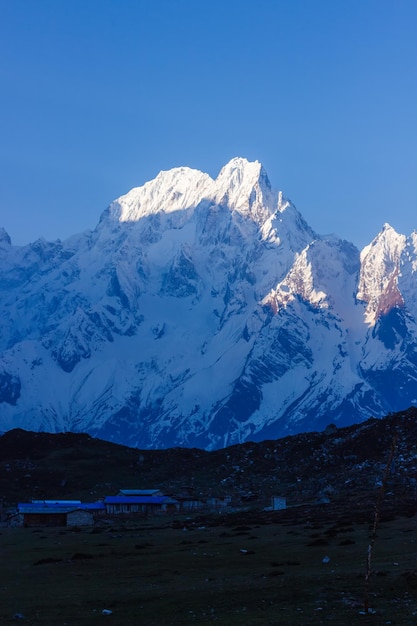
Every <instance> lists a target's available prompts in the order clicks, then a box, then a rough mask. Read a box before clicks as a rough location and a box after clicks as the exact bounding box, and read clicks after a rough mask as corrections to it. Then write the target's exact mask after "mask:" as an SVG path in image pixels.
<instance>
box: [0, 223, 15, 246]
mask: <svg viewBox="0 0 417 626" xmlns="http://www.w3.org/2000/svg"><path fill="white" fill-rule="evenodd" d="M11 243H12V240H11V239H10V235H9V233H8V232H6V231H5V230H4V228H2V227H0V245H1V246H4V245H7V246H10V245H11Z"/></svg>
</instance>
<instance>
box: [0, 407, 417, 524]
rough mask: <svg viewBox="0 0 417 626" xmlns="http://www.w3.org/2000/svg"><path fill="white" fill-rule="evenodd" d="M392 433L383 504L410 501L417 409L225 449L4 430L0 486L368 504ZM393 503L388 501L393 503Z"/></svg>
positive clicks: (13, 495) (414, 489)
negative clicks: (141, 446) (144, 445)
mask: <svg viewBox="0 0 417 626" xmlns="http://www.w3.org/2000/svg"><path fill="white" fill-rule="evenodd" d="M394 440H395V446H396V447H395V455H394V461H393V464H392V466H391V467H390V468H389V469H390V474H389V483H388V488H387V493H386V495H385V498H384V499H385V505H386V506H391V508H396V509H397V510H398V512H400V509H404V508H406V509H408V510H409V509H410V508H411V509H413V507H414V503H415V501H416V494H417V409H416V408H410V409H409V410H407V411H404V412H401V413H396V414H392V415H389V416H387V417H385V418H384V419H370V420H368V421H366V422H364V423H362V424H360V425H355V426H350V427H346V428H335V427H334V426H329V427H328V428H327V429H326V431H324V432H320V433H307V434H302V435H295V436H290V437H286V438H283V439H278V440H273V441H272V440H271V441H264V442H261V443H244V444H240V445H236V446H232V447H228V448H225V449H222V450H216V451H213V452H207V451H204V450H200V449H183V448H172V449H168V450H138V449H132V448H127V447H124V446H121V445H117V444H113V443H109V442H106V441H102V440H100V439H95V438H92V437H90V436H89V435H84V434H73V433H65V434H49V433H33V432H27V431H23V430H20V429H17V430H12V431H9V432H7V433H5V434H4V435H3V436H2V437H0V493H1V497H2V499H3V503H4V505H5V506H10V505H14V504H15V503H16V502H18V501H24V500H28V499H31V498H37V499H41V498H45V499H50V498H63V499H82V500H85V501H86V500H89V501H92V500H96V499H99V498H101V497H103V496H104V495H109V494H113V493H116V492H117V491H118V490H119V489H121V488H126V489H127V488H142V489H146V488H158V489H161V490H163V491H164V492H165V493H169V494H172V495H173V496H178V495H181V494H182V495H184V494H188V495H195V496H198V497H199V498H202V499H204V498H207V497H209V496H213V495H231V496H232V498H233V503H234V504H235V505H236V506H237V507H239V506H243V505H244V506H247V505H248V503H250V504H251V507H252V508H254V509H256V508H258V509H260V508H263V507H265V506H268V504H269V503H270V497H271V495H279V496H284V497H286V498H287V503H288V504H289V505H300V504H303V505H313V504H314V505H315V504H317V503H327V504H338V505H339V506H344V505H346V506H347V507H349V508H350V510H352V508H353V509H354V508H355V507H357V509H358V510H363V508H364V506H365V508H366V509H369V510H372V509H373V507H374V505H375V498H376V495H377V493H378V490H379V489H380V486H381V482H382V480H383V476H384V472H385V471H386V466H387V460H388V458H389V454H390V449H391V446H392V444H393V441H394ZM390 503H391V504H390Z"/></svg>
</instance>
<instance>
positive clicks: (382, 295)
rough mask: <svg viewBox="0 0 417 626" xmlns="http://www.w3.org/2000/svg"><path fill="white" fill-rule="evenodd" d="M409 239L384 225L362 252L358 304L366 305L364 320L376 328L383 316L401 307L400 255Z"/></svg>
mask: <svg viewBox="0 0 417 626" xmlns="http://www.w3.org/2000/svg"><path fill="white" fill-rule="evenodd" d="M406 242H407V238H406V236H405V235H400V234H399V233H397V232H396V231H395V230H394V228H392V226H390V225H389V224H387V223H385V224H384V226H383V228H382V230H381V232H380V233H379V234H378V235H377V236H376V237H375V239H374V240H373V241H372V242H371V243H370V244H369V245H368V246H365V248H364V249H363V250H362V252H361V255H360V259H361V272H360V277H359V285H358V293H357V298H358V300H362V301H363V302H366V303H367V307H366V312H365V320H366V322H367V323H368V324H369V325H374V324H375V322H376V321H377V320H378V318H379V317H380V316H381V315H384V314H387V313H388V312H389V311H390V310H391V309H393V308H394V307H402V306H403V304H404V302H403V297H402V294H401V291H400V289H399V287H398V277H399V274H400V261H401V255H402V253H403V251H404V249H405V246H406Z"/></svg>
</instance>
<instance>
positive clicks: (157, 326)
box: [0, 157, 417, 449]
mask: <svg viewBox="0 0 417 626" xmlns="http://www.w3.org/2000/svg"><path fill="white" fill-rule="evenodd" d="M416 294H417V233H414V234H412V235H411V236H410V237H408V238H405V237H404V236H403V235H399V234H398V233H396V232H395V230H394V229H393V228H392V227H391V226H390V225H389V224H384V226H383V229H382V231H381V232H380V233H379V234H378V236H377V237H376V238H375V239H374V240H373V241H372V242H371V244H370V245H369V246H367V247H365V248H364V250H363V251H362V253H359V250H358V249H357V248H355V246H353V244H349V242H346V241H344V240H341V239H339V238H338V237H335V236H334V235H331V236H326V237H323V236H321V235H319V234H317V233H315V232H314V231H313V230H312V229H311V228H310V227H309V225H308V224H307V223H306V221H305V220H304V218H303V217H302V215H301V213H299V211H298V210H297V208H296V207H295V205H294V204H293V203H292V202H290V201H289V200H288V199H286V198H285V197H284V195H283V194H282V193H281V192H277V191H274V190H273V189H272V187H271V185H270V183H269V180H268V177H267V175H266V172H265V170H264V169H263V167H262V165H261V163H259V162H258V161H255V162H249V161H247V160H246V159H243V158H240V157H239V158H235V159H232V160H231V161H230V162H229V163H228V164H226V165H225V166H224V167H223V168H222V169H221V171H220V172H219V174H218V176H216V178H214V179H213V178H211V177H210V176H209V175H208V174H204V173H203V172H200V171H199V170H194V169H191V168H187V167H180V168H174V169H172V170H169V171H162V172H160V173H159V174H158V176H157V177H156V178H155V179H154V180H152V181H148V182H147V183H145V184H144V185H142V186H141V187H136V188H134V189H132V190H131V191H129V192H128V193H127V194H125V195H123V196H120V198H118V199H117V200H115V201H114V202H113V203H112V204H111V205H110V207H109V208H108V209H107V210H106V211H105V212H104V213H103V215H102V217H101V220H100V223H99V224H98V225H97V227H96V228H95V229H94V230H93V231H88V232H87V231H86V232H85V233H84V234H81V235H74V236H73V237H72V238H69V239H67V240H65V241H63V242H59V241H56V242H54V243H50V244H48V243H47V242H45V240H42V239H39V240H37V241H35V242H34V243H33V244H30V245H28V246H24V247H15V246H10V238H9V237H8V235H7V234H5V233H4V232H0V307H1V310H2V315H1V316H0V345H1V353H0V408H1V410H0V430H1V431H5V430H8V429H9V428H14V427H17V426H19V427H22V428H27V429H30V430H42V429H47V430H55V431H62V430H67V431H71V430H73V431H83V432H89V433H90V434H92V435H93V436H99V437H101V438H104V439H110V440H114V441H118V442H119V443H125V444H126V443H127V444H128V445H131V446H136V447H140V448H157V447H172V446H182V447H184V446H187V447H204V448H208V449H213V448H216V447H222V446H226V445H229V444H233V443H238V442H242V441H246V440H251V441H256V440H260V439H276V438H277V437H279V436H284V435H288V434H291V433H295V432H300V431H306V430H320V429H322V428H323V426H325V425H327V424H328V423H329V422H334V423H337V424H340V425H346V424H350V423H352V422H353V421H360V420H362V419H366V418H368V417H369V415H371V414H372V415H375V416H382V415H386V414H387V413H389V412H392V411H398V410H402V409H403V408H405V407H407V406H410V404H417V392H416V383H415V381H416V380H417V357H416V354H417V295H416Z"/></svg>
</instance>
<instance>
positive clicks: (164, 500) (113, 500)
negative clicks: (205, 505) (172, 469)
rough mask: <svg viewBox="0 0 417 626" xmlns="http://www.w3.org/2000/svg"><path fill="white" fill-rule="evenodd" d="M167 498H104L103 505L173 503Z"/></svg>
mask: <svg viewBox="0 0 417 626" xmlns="http://www.w3.org/2000/svg"><path fill="white" fill-rule="evenodd" d="M174 502H176V500H173V499H172V498H170V497H169V496H106V497H105V498H104V503H105V504H170V503H174Z"/></svg>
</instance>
